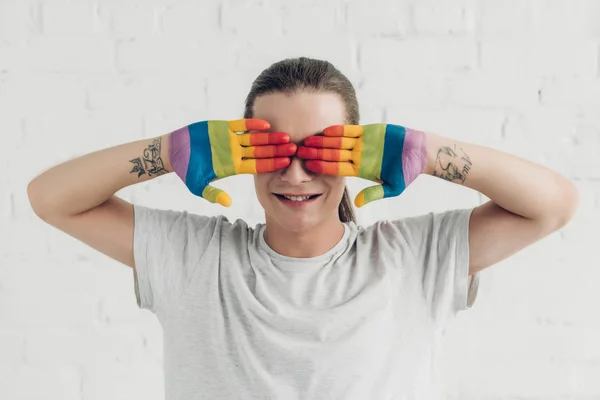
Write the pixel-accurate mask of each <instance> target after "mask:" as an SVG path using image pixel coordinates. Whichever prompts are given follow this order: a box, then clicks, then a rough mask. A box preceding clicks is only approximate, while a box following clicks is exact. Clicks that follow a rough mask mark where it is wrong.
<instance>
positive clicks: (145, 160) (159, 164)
mask: <svg viewBox="0 0 600 400" xmlns="http://www.w3.org/2000/svg"><path fill="white" fill-rule="evenodd" d="M161 140H162V138H160V137H159V138H156V139H154V141H153V142H152V144H150V145H149V146H148V147H147V148H146V149H144V155H143V156H142V157H138V158H134V159H133V160H129V162H130V163H133V169H132V170H131V172H130V173H137V174H138V176H137V177H138V178H139V177H140V176H142V175H144V174H146V173H147V174H148V176H150V177H152V176H157V175H163V174H166V173H167V170H166V169H165V165H164V163H163V160H162V158H160V145H161Z"/></svg>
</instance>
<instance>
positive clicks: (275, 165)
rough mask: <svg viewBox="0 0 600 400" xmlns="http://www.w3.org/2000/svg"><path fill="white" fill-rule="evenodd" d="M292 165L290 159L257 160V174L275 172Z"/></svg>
mask: <svg viewBox="0 0 600 400" xmlns="http://www.w3.org/2000/svg"><path fill="white" fill-rule="evenodd" d="M290 163H291V160H290V158H289V157H276V158H262V159H256V172H257V173H263V172H273V171H277V170H280V169H283V168H287V167H288V166H289V165H290Z"/></svg>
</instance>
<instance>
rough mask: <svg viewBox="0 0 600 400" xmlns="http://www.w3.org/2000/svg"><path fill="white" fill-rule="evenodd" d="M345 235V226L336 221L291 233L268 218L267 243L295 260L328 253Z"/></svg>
mask: <svg viewBox="0 0 600 400" xmlns="http://www.w3.org/2000/svg"><path fill="white" fill-rule="evenodd" d="M343 235H344V224H343V223H342V221H340V219H339V217H338V216H337V215H336V218H335V219H332V220H330V221H325V222H323V223H321V224H319V225H316V226H312V227H310V228H309V229H306V230H301V231H290V230H289V229H285V228H284V227H282V226H281V225H279V224H278V223H277V222H275V221H273V220H270V219H269V218H268V217H267V223H266V227H265V234H264V237H265V242H267V244H268V245H269V247H270V248H271V249H273V250H274V251H276V252H277V253H279V254H281V255H284V256H287V257H295V258H311V257H317V256H320V255H322V254H325V253H327V252H328V251H329V250H331V249H332V248H333V247H334V246H335V245H336V244H338V243H339V241H340V240H341V239H342V236H343Z"/></svg>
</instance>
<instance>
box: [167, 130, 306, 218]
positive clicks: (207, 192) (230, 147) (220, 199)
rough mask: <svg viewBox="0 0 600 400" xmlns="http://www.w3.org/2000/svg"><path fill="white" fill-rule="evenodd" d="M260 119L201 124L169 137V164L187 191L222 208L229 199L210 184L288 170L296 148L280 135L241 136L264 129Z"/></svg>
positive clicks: (271, 133) (282, 134) (229, 202)
mask: <svg viewBox="0 0 600 400" xmlns="http://www.w3.org/2000/svg"><path fill="white" fill-rule="evenodd" d="M269 128H270V124H269V123H268V122H267V121H265V120H262V119H255V118H247V119H240V120H233V121H201V122H196V123H193V124H191V125H188V126H185V127H183V128H180V129H178V130H176V131H174V132H172V133H171V134H170V151H169V156H170V161H171V166H172V168H173V171H174V172H175V173H176V174H177V175H178V176H179V177H180V178H181V180H182V181H183V182H184V183H185V185H186V186H187V187H188V189H189V190H190V192H192V193H193V194H195V195H196V196H200V197H202V198H204V199H206V200H208V201H210V202H211V203H219V204H221V205H223V206H225V207H229V206H230V205H231V197H229V195H228V194H227V193H225V192H224V191H223V190H221V189H218V188H215V187H212V186H210V185H209V183H211V182H212V181H215V180H217V179H222V178H225V177H228V176H231V175H237V174H257V173H262V172H272V171H277V170H279V169H283V168H287V166H288V165H290V162H291V160H290V156H292V155H294V154H295V153H296V145H295V144H294V143H290V136H289V135H288V134H287V133H283V132H269V133H266V132H265V133H243V134H237V133H236V132H246V131H256V130H267V129H269Z"/></svg>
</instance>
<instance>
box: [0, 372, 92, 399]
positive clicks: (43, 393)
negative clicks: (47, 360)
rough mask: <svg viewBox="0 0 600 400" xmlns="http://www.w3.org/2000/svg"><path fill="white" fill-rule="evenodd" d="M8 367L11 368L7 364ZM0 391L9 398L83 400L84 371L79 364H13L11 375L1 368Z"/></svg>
mask: <svg viewBox="0 0 600 400" xmlns="http://www.w3.org/2000/svg"><path fill="white" fill-rule="evenodd" d="M7 369H8V368H7ZM0 376H2V377H5V376H8V377H10V379H2V378H0V393H2V397H3V398H6V399H19V400H29V399H61V400H81V392H80V387H81V382H82V379H83V378H82V373H81V370H80V369H79V368H78V367H76V366H62V367H57V366H51V367H45V368H41V367H36V366H29V365H27V366H20V367H17V368H15V367H14V366H13V367H10V369H9V373H8V375H7V374H6V373H5V371H4V368H2V369H0Z"/></svg>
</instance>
